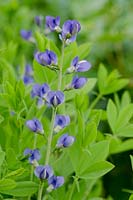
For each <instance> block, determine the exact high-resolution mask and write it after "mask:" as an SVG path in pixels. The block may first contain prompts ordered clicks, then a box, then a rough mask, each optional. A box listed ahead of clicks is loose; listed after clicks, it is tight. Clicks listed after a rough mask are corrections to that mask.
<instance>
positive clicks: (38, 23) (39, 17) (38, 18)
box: [35, 16, 42, 26]
mask: <svg viewBox="0 0 133 200" xmlns="http://www.w3.org/2000/svg"><path fill="white" fill-rule="evenodd" d="M35 23H36V24H37V26H41V24H42V17H41V16H35Z"/></svg>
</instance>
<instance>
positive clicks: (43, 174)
mask: <svg viewBox="0 0 133 200" xmlns="http://www.w3.org/2000/svg"><path fill="white" fill-rule="evenodd" d="M34 173H35V175H36V176H37V177H38V178H40V179H48V178H50V177H52V176H53V170H52V168H51V167H50V166H49V165H45V166H44V165H39V166H37V167H36V169H35V170H34Z"/></svg>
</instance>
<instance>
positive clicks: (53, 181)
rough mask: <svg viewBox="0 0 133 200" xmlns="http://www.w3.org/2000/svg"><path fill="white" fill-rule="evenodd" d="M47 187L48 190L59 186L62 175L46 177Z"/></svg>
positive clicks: (61, 183) (62, 179)
mask: <svg viewBox="0 0 133 200" xmlns="http://www.w3.org/2000/svg"><path fill="white" fill-rule="evenodd" d="M48 184H49V187H48V188H47V191H48V192H51V191H52V190H55V189H57V188H59V187H61V186H62V185H63V184H64V177H63V176H52V177H51V178H49V179H48Z"/></svg>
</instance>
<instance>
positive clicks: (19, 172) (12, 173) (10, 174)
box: [5, 168, 25, 178]
mask: <svg viewBox="0 0 133 200" xmlns="http://www.w3.org/2000/svg"><path fill="white" fill-rule="evenodd" d="M24 172H25V169H24V168H20V169H17V170H15V171H12V172H10V173H8V174H6V176H5V178H11V177H15V178H16V177H17V176H21V175H22V174H23V173H24Z"/></svg>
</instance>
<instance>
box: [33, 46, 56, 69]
mask: <svg viewBox="0 0 133 200" xmlns="http://www.w3.org/2000/svg"><path fill="white" fill-rule="evenodd" d="M35 59H36V61H37V62H38V63H39V64H40V65H43V66H52V65H57V56H56V54H55V53H54V52H53V51H50V50H48V49H47V50H46V51H45V52H37V53H36V54H35Z"/></svg>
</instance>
